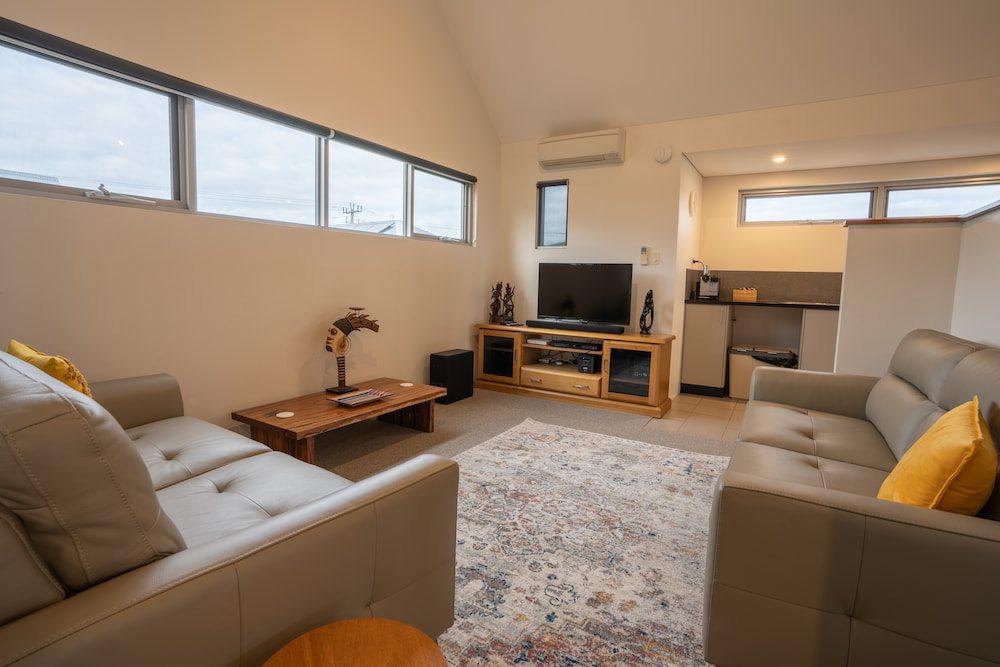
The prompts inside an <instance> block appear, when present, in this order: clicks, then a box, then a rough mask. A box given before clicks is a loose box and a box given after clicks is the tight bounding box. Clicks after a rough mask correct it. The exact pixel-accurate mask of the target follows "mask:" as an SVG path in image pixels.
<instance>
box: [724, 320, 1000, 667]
mask: <svg viewBox="0 0 1000 667" xmlns="http://www.w3.org/2000/svg"><path fill="white" fill-rule="evenodd" d="M973 394H978V395H979V397H980V405H981V408H982V410H983V412H984V413H985V416H986V418H987V420H988V422H989V424H990V428H991V431H992V433H993V437H994V439H995V440H996V442H1000V407H998V401H1000V350H997V349H986V348H983V347H982V346H980V345H977V344H976V343H972V342H969V341H965V340H960V339H958V338H954V337H952V336H948V335H946V334H941V333H937V332H933V331H927V330H918V331H914V332H912V333H910V334H909V335H907V336H906V337H905V338H904V339H903V340H902V342H901V343H900V344H899V347H898V348H897V350H896V352H895V354H894V356H893V358H892V362H891V364H890V366H889V371H888V373H887V374H886V375H885V377H882V378H869V377H860V376H850V375H835V374H826V373H810V372H801V371H789V370H780V369H770V368H765V369H759V370H757V372H756V373H755V375H754V380H753V384H752V388H751V397H750V401H749V403H748V405H747V408H746V414H745V417H744V419H743V423H742V426H741V428H740V433H739V441H738V442H737V444H736V448H735V451H734V454H733V457H732V460H731V462H730V464H729V468H728V470H727V471H726V473H725V474H724V475H723V476H722V477H721V478H720V480H719V483H718V486H717V492H716V496H715V500H714V505H713V514H712V519H711V522H712V524H711V538H710V544H709V549H708V563H707V572H706V595H705V619H704V620H705V627H704V636H705V656H706V659H707V660H708V661H709V662H712V663H715V664H717V665H720V666H722V667H728V666H738V665H769V666H772V665H851V666H854V665H857V666H861V665H911V666H912V665H956V666H964V665H968V666H970V667H971V666H972V665H987V664H998V663H1000V633H998V626H997V623H998V621H1000V574H998V572H1000V569H998V568H1000V488H998V489H996V490H995V491H994V493H993V496H992V497H991V499H990V501H989V502H988V503H987V506H986V507H985V508H984V509H983V511H982V512H981V513H980V514H979V516H975V517H970V516H961V515H956V514H949V513H947V512H942V511H938V510H928V509H923V508H918V507H912V506H907V505H901V504H897V503H892V502H889V501H884V500H879V499H877V497H876V496H877V493H878V489H879V486H880V485H881V483H882V481H883V480H884V479H885V477H886V476H887V475H888V473H889V471H890V470H891V469H892V468H893V466H894V465H895V464H896V461H897V460H898V459H899V458H900V457H901V456H902V455H903V454H904V453H905V452H906V450H907V449H908V448H909V447H910V446H911V445H912V444H913V442H914V441H915V440H916V439H917V438H918V437H919V436H920V435H922V434H923V432H924V431H925V430H926V429H927V428H928V427H929V426H930V425H931V424H933V423H934V421H935V420H936V419H937V418H938V417H939V416H940V415H942V414H943V413H944V412H945V411H946V410H949V409H951V408H953V407H955V406H957V405H959V404H961V403H964V402H966V401H968V400H969V399H970V398H971V397H972V395H973Z"/></svg>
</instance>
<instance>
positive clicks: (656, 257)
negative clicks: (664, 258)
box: [649, 250, 660, 264]
mask: <svg viewBox="0 0 1000 667" xmlns="http://www.w3.org/2000/svg"><path fill="white" fill-rule="evenodd" d="M649 263H650V264H659V263H660V251H659V250H651V251H649Z"/></svg>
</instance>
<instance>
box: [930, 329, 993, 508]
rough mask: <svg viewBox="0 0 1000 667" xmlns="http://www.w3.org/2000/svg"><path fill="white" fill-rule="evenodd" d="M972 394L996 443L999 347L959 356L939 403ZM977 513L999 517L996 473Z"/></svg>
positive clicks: (950, 405) (954, 403) (952, 403)
mask: <svg viewBox="0 0 1000 667" xmlns="http://www.w3.org/2000/svg"><path fill="white" fill-rule="evenodd" d="M974 395H975V396H979V410H980V412H982V413H983V417H985V419H986V423H987V424H989V427H990V433H991V434H992V435H993V442H995V443H997V445H998V446H1000V350H996V349H989V350H980V351H979V352H974V353H973V354H970V355H969V356H967V357H966V358H965V359H962V361H960V362H959V363H958V366H956V367H955V370H954V371H952V374H951V375H950V376H949V377H948V381H947V382H945V386H944V390H943V391H942V393H941V407H943V408H945V409H947V410H950V409H952V408H954V407H956V406H958V405H961V404H962V403H964V402H965V401H967V400H969V398H970V397H971V396H974ZM979 516H981V517H985V518H987V519H993V520H994V521H1000V477H998V480H997V483H996V484H995V485H994V486H993V495H991V496H990V499H989V500H987V501H986V505H985V506H984V507H983V509H982V511H981V512H979Z"/></svg>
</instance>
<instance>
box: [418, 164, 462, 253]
mask: <svg viewBox="0 0 1000 667" xmlns="http://www.w3.org/2000/svg"><path fill="white" fill-rule="evenodd" d="M418 171H422V172H424V173H425V174H430V175H431V176H437V177H439V178H444V179H446V180H449V181H454V182H456V183H458V184H459V185H461V186H462V229H461V234H462V236H461V238H453V237H451V236H435V235H434V234H421V233H419V232H417V230H416V219H415V216H414V213H413V209H414V201H415V198H414V190H415V188H414V177H415V176H416V173H417V172H418ZM471 186H472V184H471V183H468V182H466V181H463V180H461V179H458V178H455V177H454V176H450V175H448V174H442V173H441V172H439V171H434V170H433V169H428V168H426V167H422V166H417V165H415V164H410V163H407V165H406V187H405V188H404V190H405V194H406V206H405V208H404V212H405V216H406V220H405V221H404V225H405V227H406V230H407V236H409V237H410V238H414V239H427V240H431V241H441V242H442V243H464V244H471V239H470V237H471V235H472V187H471Z"/></svg>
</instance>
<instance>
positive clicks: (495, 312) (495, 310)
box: [490, 283, 503, 324]
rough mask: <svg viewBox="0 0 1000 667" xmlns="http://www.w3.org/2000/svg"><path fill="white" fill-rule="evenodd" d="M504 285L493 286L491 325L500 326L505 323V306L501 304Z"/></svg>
mask: <svg viewBox="0 0 1000 667" xmlns="http://www.w3.org/2000/svg"><path fill="white" fill-rule="evenodd" d="M502 289H503V283H497V284H496V285H494V286H493V296H492V297H491V298H490V324H500V323H501V322H503V305H502V304H501V302H500V291H501V290H502Z"/></svg>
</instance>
